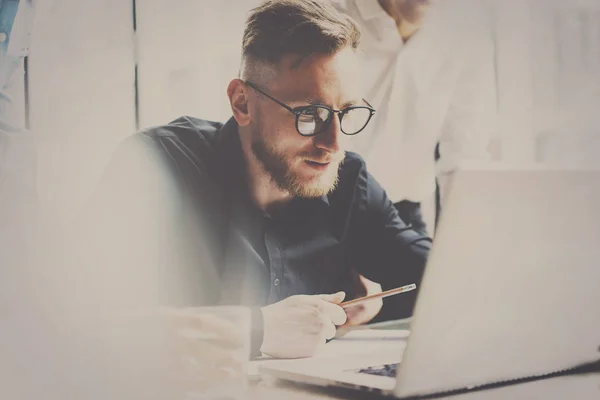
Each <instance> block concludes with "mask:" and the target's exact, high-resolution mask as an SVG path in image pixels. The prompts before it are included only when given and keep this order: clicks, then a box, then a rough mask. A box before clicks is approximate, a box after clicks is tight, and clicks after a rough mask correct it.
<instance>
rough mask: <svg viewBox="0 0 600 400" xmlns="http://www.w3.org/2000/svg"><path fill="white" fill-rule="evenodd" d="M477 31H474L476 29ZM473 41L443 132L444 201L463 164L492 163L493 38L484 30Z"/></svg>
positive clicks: (441, 175)
mask: <svg viewBox="0 0 600 400" xmlns="http://www.w3.org/2000/svg"><path fill="white" fill-rule="evenodd" d="M474 29H475V28H474ZM477 29H479V30H480V31H482V32H481V35H473V36H476V38H474V37H473V36H472V37H471V38H470V43H471V45H470V46H469V51H468V52H464V53H463V57H462V60H461V66H460V71H459V72H458V76H457V80H456V84H455V87H454V90H453V93H452V96H451V100H450V104H449V107H448V111H447V115H446V118H445V120H444V124H443V125H442V128H441V132H440V159H439V161H438V163H437V167H436V169H437V174H436V175H437V177H438V182H439V184H440V187H441V195H442V197H443V195H444V193H445V189H446V181H447V178H448V177H449V176H450V174H451V173H452V172H453V171H454V170H456V168H457V167H458V166H459V165H460V164H461V163H463V162H480V161H486V160H489V159H490V153H489V142H490V138H491V136H492V134H493V130H494V129H495V122H496V118H495V116H496V77H495V67H494V49H493V43H492V40H491V37H490V35H489V33H488V32H487V31H485V30H484V28H483V27H477Z"/></svg>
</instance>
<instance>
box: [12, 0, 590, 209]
mask: <svg viewBox="0 0 600 400" xmlns="http://www.w3.org/2000/svg"><path fill="white" fill-rule="evenodd" d="M373 1H375V0H373ZM442 1H446V2H452V1H454V0H442ZM38 3H39V4H38V6H37V11H36V21H35V24H34V31H33V35H32V43H31V53H30V56H29V57H28V58H27V60H26V63H25V76H24V81H23V82H22V85H21V86H20V87H19V90H18V91H17V92H18V93H16V95H17V97H18V104H19V116H20V117H22V118H23V121H24V123H25V125H26V126H27V127H28V128H30V129H31V130H32V131H33V132H34V134H35V136H36V141H37V149H38V157H39V158H38V171H37V172H38V190H39V194H40V196H41V199H42V202H43V205H44V207H45V208H46V209H48V210H51V211H52V212H54V213H57V215H59V216H69V215H71V214H72V213H73V212H75V210H76V209H77V207H78V206H79V205H80V204H81V202H82V201H83V200H84V199H85V197H86V196H87V195H88V194H89V192H90V191H91V190H92V188H93V187H94V185H95V183H96V182H97V180H98V178H99V176H100V174H101V172H102V169H103V168H104V166H105V165H106V163H107V162H108V160H109V158H110V155H111V152H112V151H113V150H114V148H115V147H116V145H117V144H118V142H119V141H121V140H122V139H124V138H125V137H126V136H128V135H130V134H132V133H133V132H134V131H136V130H137V129H143V128H146V127H149V126H153V125H158V124H163V123H166V122H168V121H171V120H172V119H174V118H176V117H178V116H180V115H184V114H188V115H194V116H198V117H201V118H204V119H212V120H218V121H224V120H226V119H227V118H228V117H229V115H230V109H229V105H228V100H227V97H226V94H225V88H226V85H227V83H228V82H229V80H230V79H231V78H233V77H235V76H236V74H237V72H238V67H239V60H240V54H239V49H240V45H241V35H242V29H243V22H244V19H245V16H246V12H247V11H248V10H249V9H250V8H251V7H253V6H255V5H256V4H258V0H101V1H98V0H45V1H40V2H38ZM478 4H479V6H480V7H481V8H482V10H483V11H484V14H483V15H485V16H486V18H488V25H489V28H490V32H491V35H492V38H493V44H494V56H495V61H494V62H495V78H496V82H495V84H496V89H497V107H498V121H490V124H491V125H493V126H494V127H495V128H494V136H493V140H492V143H491V145H490V149H491V152H492V154H493V159H494V160H495V161H499V162H503V163H508V164H519V163H544V164H554V165H564V164H577V165H585V166H590V165H593V164H595V163H598V161H596V160H597V159H600V157H597V151H598V150H600V135H598V133H599V132H598V131H600V121H599V120H598V116H597V114H598V110H600V0H570V1H563V0H497V1H494V0H481V1H480V2H478Z"/></svg>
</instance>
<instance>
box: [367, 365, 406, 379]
mask: <svg viewBox="0 0 600 400" xmlns="http://www.w3.org/2000/svg"><path fill="white" fill-rule="evenodd" d="M397 368H398V364H386V365H378V366H375V367H368V368H361V369H359V370H358V372H359V373H363V374H371V375H377V376H387V377H390V378H395V377H396V369H397Z"/></svg>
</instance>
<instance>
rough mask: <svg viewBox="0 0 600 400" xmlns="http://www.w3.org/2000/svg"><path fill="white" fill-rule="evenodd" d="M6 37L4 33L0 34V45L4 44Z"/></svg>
mask: <svg viewBox="0 0 600 400" xmlns="http://www.w3.org/2000/svg"><path fill="white" fill-rule="evenodd" d="M7 37H8V36H6V33H4V32H0V43H4V42H6V38H7Z"/></svg>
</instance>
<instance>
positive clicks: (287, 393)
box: [248, 330, 600, 400]
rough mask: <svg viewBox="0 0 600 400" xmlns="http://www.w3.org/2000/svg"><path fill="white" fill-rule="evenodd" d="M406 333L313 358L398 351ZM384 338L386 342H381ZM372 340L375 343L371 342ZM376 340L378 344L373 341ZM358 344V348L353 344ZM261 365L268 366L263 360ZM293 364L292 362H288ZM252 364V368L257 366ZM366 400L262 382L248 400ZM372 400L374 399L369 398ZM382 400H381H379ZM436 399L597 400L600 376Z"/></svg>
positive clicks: (355, 338) (361, 339)
mask: <svg viewBox="0 0 600 400" xmlns="http://www.w3.org/2000/svg"><path fill="white" fill-rule="evenodd" d="M407 335H408V331H399V330H392V331H388V332H385V331H379V332H367V331H363V332H360V331H359V332H353V333H352V334H349V335H348V336H347V337H346V339H345V340H334V341H333V342H331V343H328V344H327V345H326V348H324V349H322V351H321V352H320V353H319V354H318V356H317V358H329V357H335V356H337V355H339V354H340V353H344V354H355V355H361V354H365V352H367V353H368V352H371V351H374V349H375V348H379V349H382V348H384V349H385V350H386V351H402V350H403V346H404V339H406V337H407ZM382 338H387V339H390V340H383V341H381V339H382ZM373 339H376V340H373ZM377 339H379V340H377ZM358 343H360V346H356V344H358ZM263 362H269V361H267V360H265V361H263ZM290 362H293V360H290ZM260 363H261V361H259V362H258V363H257V362H255V367H256V366H257V364H260ZM369 397H370V396H369V395H368V394H366V393H362V392H351V391H345V392H340V391H335V390H329V389H326V388H320V387H313V386H309V385H301V384H295V383H291V382H286V381H281V380H276V379H273V378H271V379H269V378H267V379H264V378H263V379H262V380H260V381H258V383H256V380H255V384H254V385H253V386H252V388H251V389H250V392H249V394H248V399H251V400H254V399H257V400H259V399H260V400H263V399H264V400H279V399H283V398H285V399H291V400H296V399H298V400H299V399H308V400H325V399H352V400H354V399H357V400H358V399H361V400H363V399H367V398H369ZM371 397H373V398H376V396H371ZM380 398H382V397H380ZM438 399H452V400H501V399H502V400H503V399H509V400H519V399H532V400H537V399H549V400H554V399H570V400H571V399H572V400H587V399H590V400H592V399H593V400H600V373H596V374H589V375H580V376H566V377H558V378H552V379H547V380H541V381H537V382H530V383H524V384H520V385H512V386H506V387H502V388H497V389H491V390H485V391H478V392H472V393H467V394H461V395H455V396H446V397H438Z"/></svg>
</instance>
